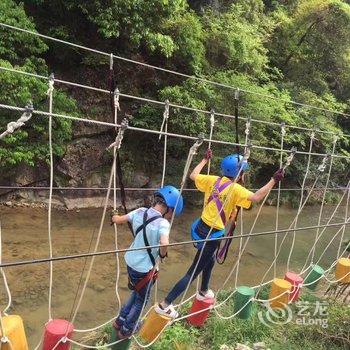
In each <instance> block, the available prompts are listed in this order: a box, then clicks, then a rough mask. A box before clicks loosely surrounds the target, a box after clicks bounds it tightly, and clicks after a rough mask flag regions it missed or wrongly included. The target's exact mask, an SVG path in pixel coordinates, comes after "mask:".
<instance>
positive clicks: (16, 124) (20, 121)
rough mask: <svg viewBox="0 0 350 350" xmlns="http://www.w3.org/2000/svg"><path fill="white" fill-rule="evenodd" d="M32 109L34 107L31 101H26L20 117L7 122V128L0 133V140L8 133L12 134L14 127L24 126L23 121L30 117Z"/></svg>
mask: <svg viewBox="0 0 350 350" xmlns="http://www.w3.org/2000/svg"><path fill="white" fill-rule="evenodd" d="M33 111H34V108H33V104H32V102H28V104H27V105H26V106H25V111H24V113H23V114H22V115H21V117H20V118H19V119H18V120H17V121H16V122H10V123H8V124H7V129H6V131H4V132H3V133H2V134H1V135H0V140H1V139H2V138H4V137H5V136H7V135H9V134H12V133H13V132H14V131H15V130H16V129H19V128H20V127H22V126H24V125H25V123H26V122H27V121H28V120H29V119H30V118H31V117H32V113H33Z"/></svg>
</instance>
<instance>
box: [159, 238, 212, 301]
mask: <svg viewBox="0 0 350 350" xmlns="http://www.w3.org/2000/svg"><path fill="white" fill-rule="evenodd" d="M204 238H205V237H204ZM218 245H219V241H208V242H207V243H206V245H205V247H204V248H203V249H202V250H203V252H202V256H201V258H200V259H199V255H200V253H201V250H198V251H197V254H196V256H195V258H194V260H193V262H192V265H191V267H190V268H189V269H188V271H187V272H186V275H185V276H183V277H182V278H181V279H180V280H179V281H178V282H177V283H176V284H175V286H174V287H173V289H172V290H171V291H170V292H169V294H168V295H167V297H166V298H165V301H166V302H167V303H168V304H171V303H172V302H173V301H174V300H175V299H176V298H177V297H178V296H179V295H180V294H182V293H183V292H184V291H185V290H186V288H187V285H188V284H189V283H192V281H193V280H195V279H196V278H197V276H198V275H199V274H200V273H201V272H202V284H201V290H202V291H206V290H208V288H209V281H210V277H211V272H212V270H213V267H214V264H215V251H216V249H217V248H218ZM198 259H199V263H198V266H197V268H196V270H195V273H194V274H193V271H194V269H195V267H196V265H197V262H198ZM192 274H193V278H192V279H191V276H192Z"/></svg>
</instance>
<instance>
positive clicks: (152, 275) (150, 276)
mask: <svg viewBox="0 0 350 350" xmlns="http://www.w3.org/2000/svg"><path fill="white" fill-rule="evenodd" d="M158 276H159V271H158V270H157V269H156V268H155V267H154V268H153V269H152V270H149V271H148V272H147V275H146V276H145V277H143V278H141V279H140V280H139V281H138V282H137V283H136V284H135V286H134V289H135V290H136V292H138V293H139V292H140V291H141V290H142V288H144V287H145V286H146V285H147V284H148V283H149V282H151V281H152V280H153V282H155V281H156V280H157V279H158Z"/></svg>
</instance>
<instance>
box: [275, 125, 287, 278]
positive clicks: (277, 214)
mask: <svg viewBox="0 0 350 350" xmlns="http://www.w3.org/2000/svg"><path fill="white" fill-rule="evenodd" d="M285 135H286V124H285V123H281V147H280V148H281V150H282V149H283V147H284V136H285ZM282 162H283V158H282V152H281V153H280V168H282ZM280 201H281V181H280V182H279V183H278V191H277V203H276V221H275V228H276V231H277V230H278V228H279V213H280ZM277 249H278V236H277V234H275V237H274V257H275V258H276V255H277ZM273 275H274V277H276V275H277V259H276V261H275V263H274V265H273Z"/></svg>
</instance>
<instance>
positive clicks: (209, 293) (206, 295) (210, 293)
mask: <svg viewBox="0 0 350 350" xmlns="http://www.w3.org/2000/svg"><path fill="white" fill-rule="evenodd" d="M214 297H215V294H214V292H213V291H212V290H211V289H208V290H207V291H206V292H197V295H196V298H197V300H205V299H214Z"/></svg>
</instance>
